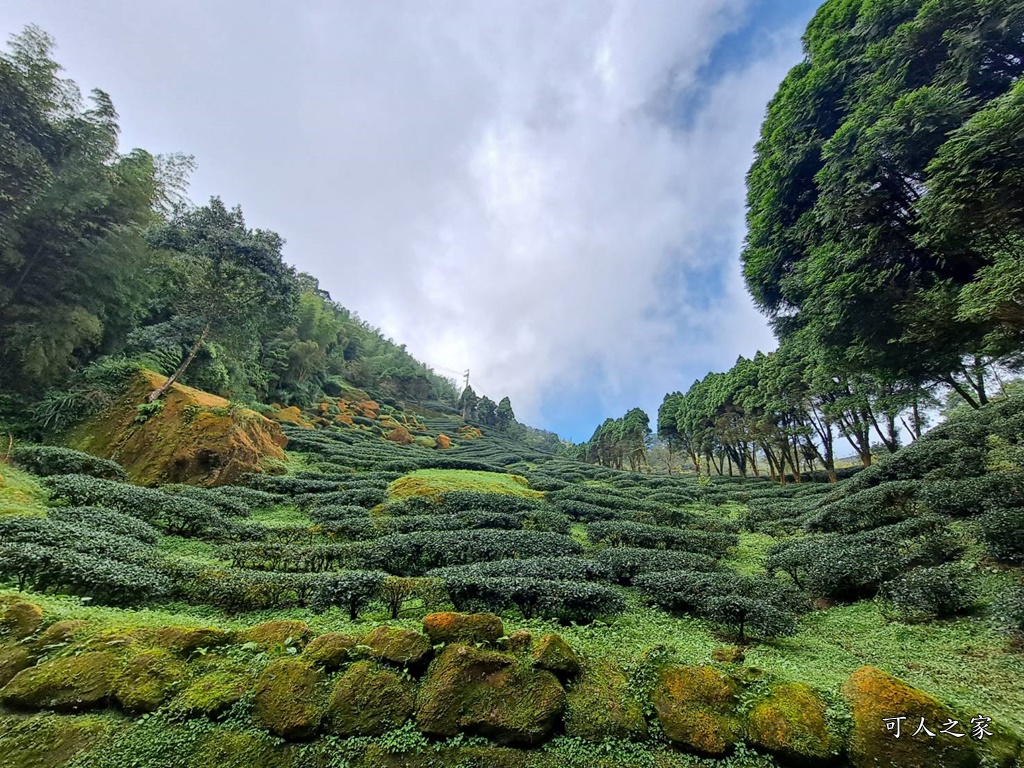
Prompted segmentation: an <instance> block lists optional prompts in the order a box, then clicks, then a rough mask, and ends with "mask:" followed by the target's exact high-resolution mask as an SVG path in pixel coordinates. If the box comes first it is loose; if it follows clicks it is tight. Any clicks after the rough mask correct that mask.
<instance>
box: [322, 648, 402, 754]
mask: <svg viewBox="0 0 1024 768" xmlns="http://www.w3.org/2000/svg"><path fill="white" fill-rule="evenodd" d="M414 705H415V696H414V691H413V686H412V684H411V683H410V682H409V681H407V680H403V679H402V678H400V677H399V676H398V675H397V674H395V673H394V672H392V671H391V670H388V669H381V668H380V667H377V666H375V665H374V664H373V663H372V662H369V661H357V662H356V663H355V664H353V665H352V666H351V667H349V668H348V670H347V671H346V672H345V674H344V675H342V676H341V679H340V680H338V682H337V684H336V685H335V686H334V691H333V692H332V694H331V699H330V702H329V703H328V705H327V719H328V721H329V723H330V725H329V726H328V727H329V730H330V731H331V732H332V733H335V734H337V735H339V736H379V735H380V734H382V733H385V732H386V731H390V730H392V729H394V728H398V727H400V726H401V725H402V724H403V723H404V722H405V721H406V720H408V719H409V717H410V716H411V715H412V712H413V708H414Z"/></svg>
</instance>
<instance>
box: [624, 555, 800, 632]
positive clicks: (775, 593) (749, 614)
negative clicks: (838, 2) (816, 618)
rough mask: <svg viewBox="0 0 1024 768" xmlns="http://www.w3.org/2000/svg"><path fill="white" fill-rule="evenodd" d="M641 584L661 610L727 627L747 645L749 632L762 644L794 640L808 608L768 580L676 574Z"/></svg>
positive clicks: (641, 578)
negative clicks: (784, 637) (763, 640)
mask: <svg viewBox="0 0 1024 768" xmlns="http://www.w3.org/2000/svg"><path fill="white" fill-rule="evenodd" d="M635 583H636V586H637V588H638V589H639V591H640V593H641V594H643V595H645V596H646V597H647V598H648V599H649V600H650V601H651V602H652V603H654V604H655V605H658V606H659V607H661V608H664V609H665V610H668V611H672V612H675V613H680V612H685V613H693V614H696V615H698V616H701V617H702V618H705V619H708V620H709V621H713V622H716V623H718V624H722V625H725V626H726V627H728V628H729V629H730V630H731V631H732V632H733V633H734V634H735V636H736V637H737V640H738V641H739V642H741V643H743V642H746V638H747V633H748V632H750V633H752V634H754V635H756V636H758V637H762V638H771V637H778V636H781V635H786V634H791V633H792V632H793V631H795V629H796V623H795V615H796V612H797V611H798V610H800V609H802V608H803V607H804V605H803V601H802V599H801V598H800V597H799V596H798V595H797V594H796V593H795V592H793V591H792V589H789V588H787V587H785V586H784V585H782V584H780V583H779V582H777V581H775V580H774V579H770V578H767V577H753V576H741V575H738V574H733V573H724V572H723V573H701V572H697V571H670V572H666V573H650V574H646V575H643V576H638V577H637V579H636V582H635Z"/></svg>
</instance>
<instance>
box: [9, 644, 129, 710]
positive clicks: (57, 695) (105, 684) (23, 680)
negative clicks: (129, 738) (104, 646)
mask: <svg viewBox="0 0 1024 768" xmlns="http://www.w3.org/2000/svg"><path fill="white" fill-rule="evenodd" d="M120 671H121V663H120V660H119V659H118V657H117V656H116V655H115V654H113V653H109V652H107V651H90V652H88V653H82V654H79V655H78V656H66V657H63V658H60V659H54V660H53V661H47V662H44V663H42V664H39V665H37V666H34V667H29V668H28V669H25V670H22V671H21V672H19V673H18V674H17V675H15V676H14V678H13V679H12V680H11V681H10V682H9V683H8V684H7V685H6V686H5V687H4V689H3V690H2V691H0V702H2V703H4V704H6V705H7V706H10V707H17V708H20V709H57V710H80V709H88V708H90V707H99V706H102V705H104V704H106V703H107V701H108V700H109V699H110V697H111V695H112V694H113V692H114V679H115V678H116V677H117V674H118V673H119V672H120Z"/></svg>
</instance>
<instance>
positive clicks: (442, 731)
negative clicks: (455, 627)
mask: <svg viewBox="0 0 1024 768" xmlns="http://www.w3.org/2000/svg"><path fill="white" fill-rule="evenodd" d="M564 708H565V691H564V690H563V688H562V685H561V683H559V681H558V678H557V677H555V676H554V675H553V674H552V673H550V672H548V671H547V670H543V669H534V668H532V667H531V666H530V665H529V664H525V663H520V662H519V661H518V660H517V659H516V658H515V657H513V656H509V655H507V654H502V653H496V652H494V651H485V650H481V649H478V648H473V647H471V646H468V645H449V646H448V647H447V648H445V650H444V652H443V653H442V654H441V655H440V656H438V657H437V659H435V660H434V662H433V663H432V664H431V665H430V669H428V670H427V676H426V679H425V680H424V681H423V684H422V686H421V687H420V691H419V695H418V697H417V701H416V724H417V726H418V727H419V729H420V730H421V731H423V732H424V733H426V734H429V735H432V736H446V737H451V736H454V735H456V734H457V733H459V732H460V731H461V732H465V733H468V734H473V735H479V736H485V737H487V738H489V739H492V740H493V741H495V742H497V743H499V744H503V745H514V746H529V745H531V744H537V743H539V742H541V741H543V740H544V739H546V738H547V737H548V736H550V735H551V732H552V730H553V729H554V727H555V725H556V724H557V723H558V720H559V718H560V717H561V714H562V712H563V710H564Z"/></svg>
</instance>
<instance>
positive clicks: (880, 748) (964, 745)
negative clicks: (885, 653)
mask: <svg viewBox="0 0 1024 768" xmlns="http://www.w3.org/2000/svg"><path fill="white" fill-rule="evenodd" d="M843 696H845V697H846V699H847V701H849V703H850V708H851V710H852V711H853V737H852V739H851V741H850V744H849V746H848V750H847V751H848V754H849V757H850V763H851V764H852V765H853V766H854V768H867V767H868V766H872V767H874V766H879V765H894V766H899V767H900V768H926V767H928V768H930V767H931V766H942V768H966V766H974V765H976V764H977V762H978V756H977V752H976V746H975V745H976V743H977V742H975V741H974V740H973V739H971V738H970V736H964V737H963V738H959V739H958V738H955V737H953V736H948V735H945V736H940V735H937V736H935V737H934V738H932V737H929V736H926V735H925V734H923V733H922V734H920V735H919V736H916V737H915V736H913V735H912V734H913V733H914V731H915V730H917V726H918V725H919V724H920V722H921V718H922V717H923V718H924V720H925V725H926V726H927V727H928V728H929V730H931V731H932V732H933V733H936V734H938V731H939V729H938V728H936V727H933V726H941V725H942V724H944V723H946V722H947V721H948V720H950V719H952V720H960V719H961V718H958V717H957V716H956V715H954V714H953V713H952V712H951V711H950V710H948V709H947V708H946V707H944V706H943V705H942V704H940V703H939V702H938V701H937V700H936V699H934V698H932V697H931V696H929V695H928V694H926V693H924V692H923V691H919V690H917V689H916V688H912V687H911V686H909V685H907V684H906V683H905V682H903V681H902V680H899V679H898V678H895V677H893V676H892V675H889V674H887V673H885V672H883V671H882V670H880V669H877V668H875V667H861V668H860V669H858V670H857V671H856V672H854V673H853V674H852V675H850V678H849V679H848V680H847V681H846V683H845V684H844V685H843ZM893 717H906V720H903V721H900V725H901V730H902V734H901V736H900V738H898V739H897V738H895V730H892V731H890V730H888V729H887V723H886V718H893ZM961 726H963V728H962V729H960V730H959V732H960V733H967V731H968V729H969V726H967V725H965V724H964V723H962V722H961ZM908 729H909V730H908Z"/></svg>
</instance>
